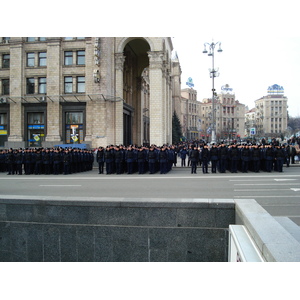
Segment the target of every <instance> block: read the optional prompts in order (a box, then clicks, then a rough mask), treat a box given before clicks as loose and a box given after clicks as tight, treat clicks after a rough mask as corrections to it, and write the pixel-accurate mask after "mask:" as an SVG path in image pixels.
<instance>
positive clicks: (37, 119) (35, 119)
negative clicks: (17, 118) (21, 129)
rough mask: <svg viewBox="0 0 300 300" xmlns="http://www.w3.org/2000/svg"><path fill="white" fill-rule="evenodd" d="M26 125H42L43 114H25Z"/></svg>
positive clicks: (43, 120)
mask: <svg viewBox="0 0 300 300" xmlns="http://www.w3.org/2000/svg"><path fill="white" fill-rule="evenodd" d="M27 122H28V124H44V122H45V118H44V113H43V112H29V113H28V114H27Z"/></svg>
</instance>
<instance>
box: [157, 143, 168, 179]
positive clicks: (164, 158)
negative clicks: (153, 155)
mask: <svg viewBox="0 0 300 300" xmlns="http://www.w3.org/2000/svg"><path fill="white" fill-rule="evenodd" d="M158 160H159V168H160V174H166V173H167V172H168V153H167V148H166V146H163V147H161V149H160V151H159V153H158Z"/></svg>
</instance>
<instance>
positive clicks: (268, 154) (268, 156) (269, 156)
mask: <svg viewBox="0 0 300 300" xmlns="http://www.w3.org/2000/svg"><path fill="white" fill-rule="evenodd" d="M273 160H274V150H273V148H272V145H270V144H268V145H266V150H265V162H266V172H271V171H272V169H273Z"/></svg>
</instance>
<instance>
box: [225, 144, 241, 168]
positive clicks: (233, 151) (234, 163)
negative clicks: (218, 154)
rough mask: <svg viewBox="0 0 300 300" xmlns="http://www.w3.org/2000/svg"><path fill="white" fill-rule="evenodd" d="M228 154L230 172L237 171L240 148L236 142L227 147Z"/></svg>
mask: <svg viewBox="0 0 300 300" xmlns="http://www.w3.org/2000/svg"><path fill="white" fill-rule="evenodd" d="M228 156H229V161H230V172H231V173H237V169H238V162H239V160H240V150H239V148H238V147H237V145H236V144H232V145H231V146H230V147H229V148H228Z"/></svg>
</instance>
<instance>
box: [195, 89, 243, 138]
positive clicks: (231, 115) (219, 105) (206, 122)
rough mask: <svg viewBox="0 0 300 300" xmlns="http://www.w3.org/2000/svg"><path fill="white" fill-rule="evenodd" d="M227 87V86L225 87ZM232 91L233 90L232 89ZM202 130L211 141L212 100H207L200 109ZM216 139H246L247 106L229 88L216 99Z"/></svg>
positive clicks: (223, 90)
mask: <svg viewBox="0 0 300 300" xmlns="http://www.w3.org/2000/svg"><path fill="white" fill-rule="evenodd" d="M224 87H225V86H224ZM230 90H232V89H230ZM200 118H201V123H202V124H201V130H202V132H203V136H204V137H206V139H207V140H208V141H210V136H211V122H212V99H211V98H205V99H203V102H202V103H201V107H200ZM215 122H216V124H215V125H216V139H217V141H220V140H236V139H240V138H243V137H244V131H245V105H244V104H242V103H240V102H239V101H238V100H236V99H235V94H234V93H232V92H230V91H229V86H228V85H226V88H224V89H222V93H220V94H218V95H217V97H216V99H215Z"/></svg>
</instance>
